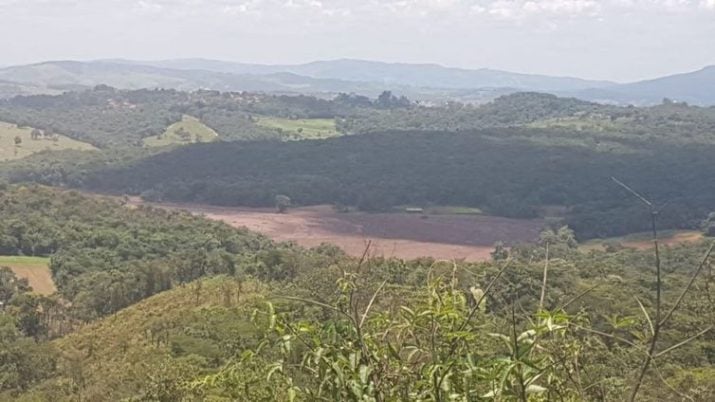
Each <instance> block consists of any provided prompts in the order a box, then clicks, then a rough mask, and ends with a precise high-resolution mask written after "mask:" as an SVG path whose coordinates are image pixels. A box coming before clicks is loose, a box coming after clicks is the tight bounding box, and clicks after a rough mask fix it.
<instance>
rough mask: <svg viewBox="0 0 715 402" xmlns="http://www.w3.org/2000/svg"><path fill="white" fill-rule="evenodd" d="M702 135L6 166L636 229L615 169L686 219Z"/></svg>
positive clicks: (697, 194)
mask: <svg viewBox="0 0 715 402" xmlns="http://www.w3.org/2000/svg"><path fill="white" fill-rule="evenodd" d="M712 147H713V146H712V145H689V144H683V143H680V144H678V143H670V142H666V141H663V142H660V141H651V137H646V138H643V139H640V138H638V139H636V138H634V137H627V136H626V137H620V136H613V137H609V138H606V136H605V135H604V133H602V132H591V131H581V132H577V133H576V132H572V131H554V130H546V129H492V130H482V131H474V132H463V133H458V134H455V133H444V132H389V133H374V134H369V135H361V136H348V137H342V138H336V139H330V140H322V141H308V142H290V143H282V142H248V143H221V144H219V143H215V144H200V145H192V146H189V147H185V148H182V149H178V150H175V151H172V152H165V153H159V154H155V155H153V156H148V157H145V158H134V159H133V162H125V161H122V158H121V157H118V156H116V155H115V159H108V158H97V157H95V156H92V157H91V158H87V159H86V160H83V159H82V158H81V157H80V156H81V155H72V157H68V158H67V160H64V159H62V158H61V155H59V154H54V155H55V158H56V159H54V160H40V159H39V157H38V158H35V159H33V158H31V159H28V160H25V161H22V162H21V163H15V164H14V165H12V167H6V171H7V170H9V171H8V172H7V175H8V177H9V178H10V179H11V180H13V181H25V180H31V181H38V182H42V183H46V184H55V185H68V186H75V187H80V188H87V189H92V190H97V191H106V192H114V193H118V194H122V193H128V194H143V195H144V196H146V197H148V198H150V199H151V200H154V201H156V200H162V199H163V200H172V201H190V202H202V203H210V204H216V205H247V206H272V205H273V203H274V201H275V196H276V195H278V194H285V195H288V196H289V197H290V198H291V200H293V202H294V203H296V204H298V205H311V204H325V203H329V204H330V203H332V204H339V205H353V206H357V207H358V208H360V209H363V210H366V211H375V210H383V209H386V208H389V207H392V206H396V205H423V206H427V205H430V204H434V205H463V206H471V207H478V208H481V209H482V210H484V211H486V212H487V213H491V214H495V215H502V216H510V217H533V216H536V215H540V214H543V210H544V209H545V208H546V209H549V208H548V207H550V206H560V207H561V208H560V209H561V210H562V211H563V214H564V216H563V217H564V218H565V219H566V221H567V222H568V224H569V225H570V226H571V227H572V228H574V230H576V232H577V234H578V235H579V237H581V238H589V237H610V236H612V235H618V234H624V233H630V232H640V231H644V230H647V229H648V227H647V222H646V221H644V220H643V212H642V211H640V210H639V209H638V207H639V206H638V205H637V203H635V202H633V200H632V199H631V198H629V195H628V193H627V192H626V191H625V190H623V189H622V188H621V187H620V186H619V185H617V184H616V183H615V182H613V181H612V179H611V177H616V178H618V179H619V180H621V181H624V182H626V183H628V184H630V185H631V186H633V187H634V188H636V189H637V190H638V191H641V192H643V193H644V194H645V195H647V196H648V197H650V198H651V199H652V200H654V201H655V202H656V203H658V204H659V205H660V204H664V203H666V202H667V203H668V204H667V208H666V209H664V210H663V211H662V214H661V217H660V219H661V223H662V224H663V225H664V226H665V227H673V228H675V227H688V228H694V227H697V226H698V225H699V224H700V222H701V221H702V220H704V219H705V218H706V216H707V215H708V213H709V212H712V208H713V205H715V188H713V186H712V180H710V178H711V177H713V175H715V170H714V169H715V167H714V166H713V164H712V163H711V161H712V154H713V148H712Z"/></svg>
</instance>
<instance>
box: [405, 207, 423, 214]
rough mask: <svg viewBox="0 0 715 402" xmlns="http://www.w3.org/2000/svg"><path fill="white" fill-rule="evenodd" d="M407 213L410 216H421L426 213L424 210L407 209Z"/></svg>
mask: <svg viewBox="0 0 715 402" xmlns="http://www.w3.org/2000/svg"><path fill="white" fill-rule="evenodd" d="M405 212H407V213H408V214H421V213H423V212H424V209H422V208H405Z"/></svg>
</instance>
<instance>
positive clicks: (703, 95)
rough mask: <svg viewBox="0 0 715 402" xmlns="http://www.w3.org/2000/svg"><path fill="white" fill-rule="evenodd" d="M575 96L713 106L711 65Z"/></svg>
mask: <svg viewBox="0 0 715 402" xmlns="http://www.w3.org/2000/svg"><path fill="white" fill-rule="evenodd" d="M576 96H578V97H580V98H584V99H590V100H594V101H598V102H612V103H620V104H634V105H644V104H645V105H647V104H654V103H660V102H661V101H662V100H663V99H664V98H668V99H671V100H674V101H678V102H688V103H691V104H696V105H713V104H715V66H708V67H705V68H703V69H701V70H698V71H693V72H689V73H683V74H675V75H670V76H667V77H661V78H656V79H653V80H646V81H639V82H634V83H630V84H622V85H615V86H611V87H605V88H592V89H588V90H584V91H579V92H577V93H576Z"/></svg>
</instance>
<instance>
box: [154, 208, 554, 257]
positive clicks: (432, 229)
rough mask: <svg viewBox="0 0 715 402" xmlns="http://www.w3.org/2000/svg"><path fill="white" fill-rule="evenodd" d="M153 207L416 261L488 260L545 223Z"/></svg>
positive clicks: (279, 235) (281, 236)
mask: <svg viewBox="0 0 715 402" xmlns="http://www.w3.org/2000/svg"><path fill="white" fill-rule="evenodd" d="M149 205H153V206H155V207H161V208H171V209H184V210H187V211H190V212H192V213H196V214H201V215H204V216H206V217H207V218H210V219H215V220H220V221H223V222H226V223H228V224H230V225H232V226H235V227H246V228H248V229H250V230H253V231H256V232H259V233H263V234H264V235H266V236H268V237H270V238H272V239H274V240H277V241H294V242H296V243H298V244H300V245H301V246H304V247H315V246H318V245H320V244H321V243H330V244H334V245H336V246H338V247H340V248H342V249H343V250H345V252H347V253H348V254H350V255H354V256H360V255H361V254H362V253H363V252H364V250H365V246H366V245H367V243H368V242H370V243H371V254H373V255H375V256H384V257H398V258H405V259H412V258H418V257H433V258H436V259H464V260H467V261H484V260H488V259H489V258H490V255H489V253H490V252H491V251H492V250H493V249H494V243H496V242H497V241H503V242H504V243H506V244H516V243H524V242H530V241H533V240H534V239H536V238H537V236H538V234H539V231H540V230H541V228H542V226H543V221H542V220H538V219H534V220H525V219H508V218H500V217H493V216H469V215H442V214H440V215H428V216H422V215H420V214H415V215H412V214H406V213H375V214H373V213H360V212H350V213H338V212H336V211H334V210H333V208H332V207H330V206H315V207H303V208H293V209H290V210H289V211H288V213H286V214H278V213H276V212H275V210H273V209H271V208H227V207H214V206H206V205H196V204H177V203H161V204H149Z"/></svg>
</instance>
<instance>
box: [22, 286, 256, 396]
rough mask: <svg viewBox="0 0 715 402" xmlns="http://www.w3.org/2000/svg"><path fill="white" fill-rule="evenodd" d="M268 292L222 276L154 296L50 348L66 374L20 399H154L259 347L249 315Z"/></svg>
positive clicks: (59, 340) (43, 384) (57, 342)
mask: <svg viewBox="0 0 715 402" xmlns="http://www.w3.org/2000/svg"><path fill="white" fill-rule="evenodd" d="M264 294H265V289H264V288H263V287H262V286H261V285H259V284H257V283H255V282H248V283H240V282H237V281H235V280H234V279H233V278H228V277H221V276H219V277H214V278H210V279H206V280H199V281H197V282H193V283H190V284H187V285H186V286H183V287H180V288H176V289H173V290H170V291H167V292H163V293H161V294H158V295H156V296H153V297H150V298H148V299H146V300H144V301H142V302H140V303H138V304H136V305H134V306H131V307H129V308H127V309H124V310H122V311H120V312H118V313H117V314H115V315H112V316H110V317H107V318H104V319H101V320H98V321H96V322H94V323H92V324H90V325H87V326H84V327H82V328H81V329H79V330H78V331H77V332H75V333H73V334H70V335H68V336H66V337H64V338H61V339H58V340H56V341H54V342H52V345H53V347H54V348H55V349H56V350H58V351H59V353H60V367H62V369H63V371H61V372H60V373H58V375H57V376H56V377H53V378H52V379H50V380H48V381H45V382H44V383H41V384H39V385H38V386H37V387H35V389H34V390H32V391H31V392H29V393H27V394H26V395H24V396H23V398H19V399H17V400H25V401H33V400H53V401H70V400H75V399H73V398H76V395H77V394H81V395H82V398H83V400H91V401H115V400H120V399H122V398H128V397H137V398H141V397H144V398H148V399H150V400H156V399H155V398H157V397H159V396H160V394H161V393H169V392H171V389H172V387H174V388H177V389H178V388H179V386H181V385H184V384H182V382H184V381H187V380H193V379H198V378H200V377H201V376H203V375H206V374H209V373H212V372H216V371H217V370H218V368H219V367H221V365H223V364H224V363H226V361H227V360H228V359H229V358H231V357H233V356H234V355H235V353H237V352H239V351H240V350H241V349H243V348H250V347H253V346H254V345H255V341H254V337H253V334H254V332H255V329H254V326H253V325H252V324H251V322H250V317H251V312H252V310H253V308H255V307H256V306H258V303H259V302H260V301H261V300H263V298H264V296H263V295H264ZM73 395H74V396H73ZM165 398H166V396H165ZM162 400H169V399H162Z"/></svg>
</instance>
